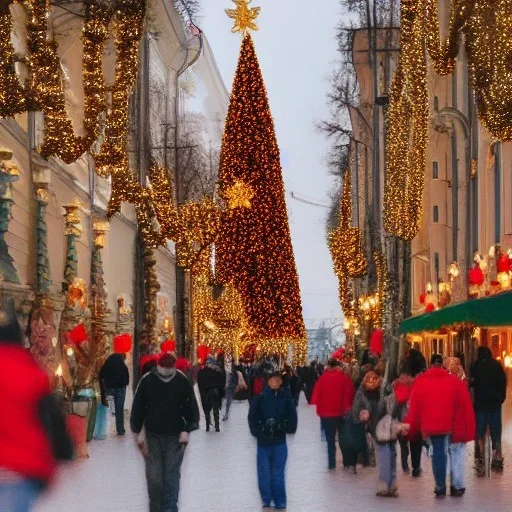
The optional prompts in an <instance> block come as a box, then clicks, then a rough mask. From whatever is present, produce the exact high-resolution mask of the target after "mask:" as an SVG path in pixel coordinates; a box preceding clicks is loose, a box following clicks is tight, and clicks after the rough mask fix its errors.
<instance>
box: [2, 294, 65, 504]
mask: <svg viewBox="0 0 512 512" xmlns="http://www.w3.org/2000/svg"><path fill="white" fill-rule="evenodd" d="M48 397H50V382H49V380H48V375H47V374H46V372H45V371H44V370H43V369H42V368H40V367H39V365H38V364H37V363H36V361H35V359H34V358H33V356H32V355H31V354H30V353H29V351H28V350H27V349H25V348H24V347H23V345H22V336H21V329H20V326H19V324H18V321H17V320H16V314H15V312H14V305H13V304H8V305H7V308H6V310H4V311H0V410H1V411H2V414H1V417H0V510H1V511H2V512H28V511H29V510H31V508H32V506H33V505H34V503H35V501H36V500H37V497H38V496H39V494H40V493H41V491H42V489H43V488H44V486H45V485H47V484H48V483H49V482H50V481H51V479H52V478H53V476H54V474H55V471H56V465H57V464H56V460H55V458H54V452H53V446H52V442H51V440H50V437H49V433H48V432H47V431H46V429H45V426H44V425H45V423H44V420H45V417H46V416H47V413H48V411H47V410H46V411H45V407H46V406H47V405H48V401H47V398H48ZM61 420H62V421H61V423H63V421H64V420H63V418H61Z"/></svg>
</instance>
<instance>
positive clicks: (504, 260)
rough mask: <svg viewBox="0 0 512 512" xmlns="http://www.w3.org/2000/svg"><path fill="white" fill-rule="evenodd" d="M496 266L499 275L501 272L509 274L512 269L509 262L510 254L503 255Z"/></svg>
mask: <svg viewBox="0 0 512 512" xmlns="http://www.w3.org/2000/svg"><path fill="white" fill-rule="evenodd" d="M496 266H497V268H498V273H499V272H508V270H509V268H510V262H509V258H508V254H502V255H501V256H500V257H499V258H498V261H497V263H496Z"/></svg>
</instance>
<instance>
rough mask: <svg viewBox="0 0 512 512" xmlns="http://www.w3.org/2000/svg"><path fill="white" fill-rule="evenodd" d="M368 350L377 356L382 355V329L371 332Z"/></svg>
mask: <svg viewBox="0 0 512 512" xmlns="http://www.w3.org/2000/svg"><path fill="white" fill-rule="evenodd" d="M370 349H371V351H372V352H375V353H376V354H379V355H382V354H383V353H384V331H383V330H382V329H377V330H375V331H373V333H372V336H371V338H370Z"/></svg>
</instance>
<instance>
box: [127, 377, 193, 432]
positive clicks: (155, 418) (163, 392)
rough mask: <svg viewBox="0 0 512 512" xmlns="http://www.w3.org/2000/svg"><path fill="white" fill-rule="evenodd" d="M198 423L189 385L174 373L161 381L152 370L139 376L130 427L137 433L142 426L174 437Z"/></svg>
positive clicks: (183, 378) (190, 429) (184, 379)
mask: <svg viewBox="0 0 512 512" xmlns="http://www.w3.org/2000/svg"><path fill="white" fill-rule="evenodd" d="M198 424H199V408H198V406H197V401H196V397H195V395H194V390H193V388H192V385H191V384H190V382H189V381H188V380H187V378H186V377H185V375H183V374H182V373H181V372H179V371H177V372H176V374H175V375H174V377H173V378H172V379H171V380H169V381H165V380H163V379H162V378H161V377H160V376H159V374H158V372H157V371H156V370H153V371H152V372H151V373H148V374H146V375H144V377H142V379H141V380H140V382H139V385H138V386H137V391H136V392H135V397H134V398H133V406H132V413H131V417H130V426H131V429H132V432H135V433H136V434H138V433H139V432H140V431H141V430H142V427H143V426H145V427H146V430H147V431H148V432H152V433H154V434H161V435H173V436H177V435H179V434H180V433H181V432H190V431H192V430H195V429H196V428H197V427H198Z"/></svg>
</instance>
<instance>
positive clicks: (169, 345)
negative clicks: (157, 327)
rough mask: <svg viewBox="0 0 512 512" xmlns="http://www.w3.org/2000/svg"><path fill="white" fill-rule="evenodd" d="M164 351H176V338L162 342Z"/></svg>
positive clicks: (161, 347) (161, 346)
mask: <svg viewBox="0 0 512 512" xmlns="http://www.w3.org/2000/svg"><path fill="white" fill-rule="evenodd" d="M160 350H161V351H162V352H174V351H175V350H176V342H175V341H174V340H165V341H162V343H161V344H160Z"/></svg>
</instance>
